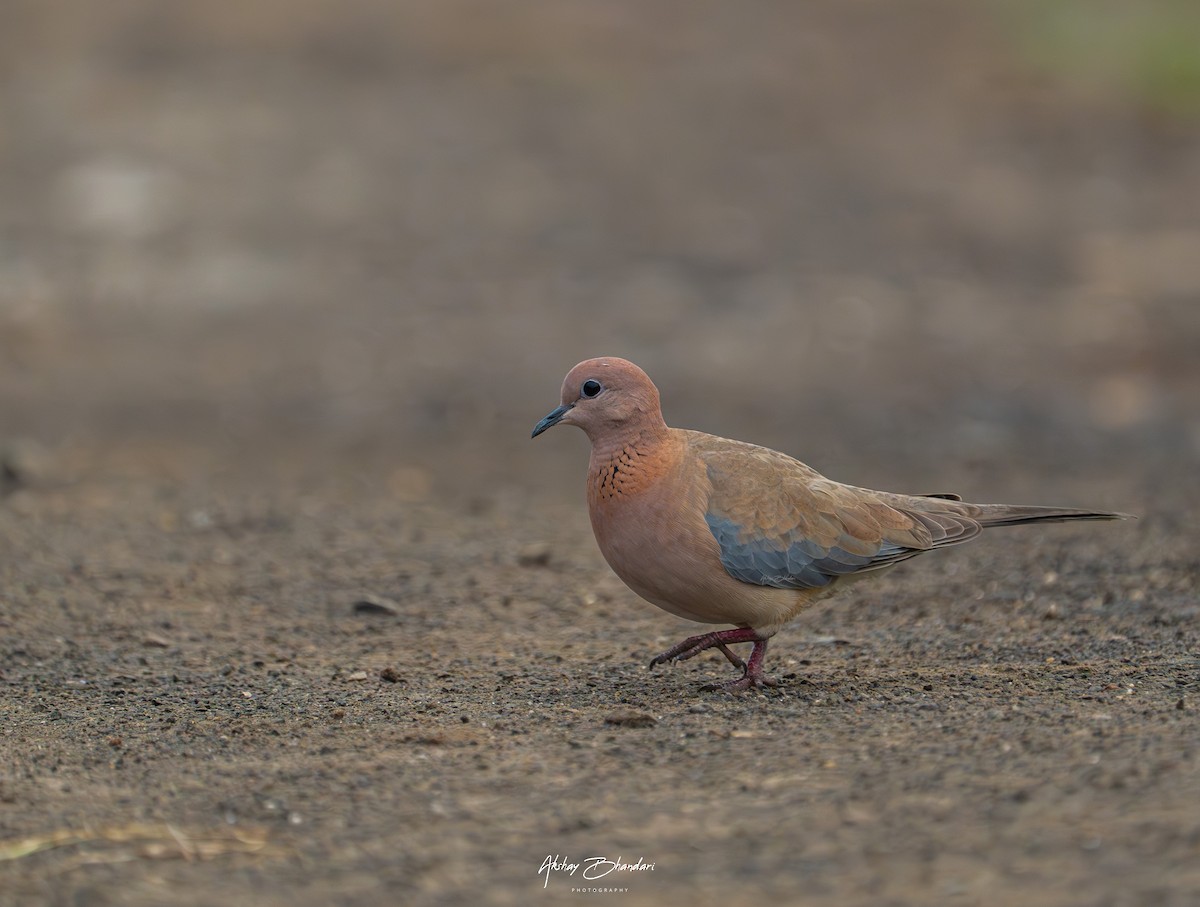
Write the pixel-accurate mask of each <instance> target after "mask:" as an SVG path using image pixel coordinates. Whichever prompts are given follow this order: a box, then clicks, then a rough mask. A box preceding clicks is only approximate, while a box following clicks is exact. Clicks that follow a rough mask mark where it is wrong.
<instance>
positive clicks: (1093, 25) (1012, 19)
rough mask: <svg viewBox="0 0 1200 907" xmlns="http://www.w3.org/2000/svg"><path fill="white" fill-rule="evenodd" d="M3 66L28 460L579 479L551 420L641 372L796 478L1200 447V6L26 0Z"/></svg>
mask: <svg viewBox="0 0 1200 907" xmlns="http://www.w3.org/2000/svg"><path fill="white" fill-rule="evenodd" d="M0 34H2V36H0V42H2V43H0V48H2V55H0V58H2V60H3V63H2V66H3V87H2V88H0V104H2V105H3V113H4V119H3V130H2V133H0V199H2V200H3V204H2V205H0V230H2V233H0V239H2V244H0V378H2V381H0V416H2V418H3V432H2V440H3V441H5V442H7V443H8V444H9V445H10V446H11V445H12V444H13V443H15V442H18V441H29V442H36V443H37V444H39V445H42V446H44V447H46V448H49V450H50V452H51V453H53V452H54V451H55V450H56V449H60V445H63V444H68V445H69V444H72V443H75V442H79V441H86V440H87V439H92V438H97V437H100V438H104V439H107V440H114V441H118V442H136V441H139V440H142V439H145V438H153V439H163V438H173V439H180V440H184V441H187V442H194V443H198V444H201V445H232V446H233V447H234V448H243V447H246V448H255V447H256V446H257V445H259V444H261V443H263V442H267V441H270V442H278V441H280V440H283V439H285V438H286V439H294V441H295V443H296V444H298V445H303V446H304V447H307V448H313V447H320V448H329V449H331V450H332V451H334V452H336V451H342V452H344V451H346V450H355V451H359V452H365V451H369V452H371V453H372V454H377V455H378V456H380V457H384V458H387V459H388V460H390V461H392V462H394V463H395V464H396V465H397V467H404V468H406V469H407V470H408V471H407V472H406V473H403V475H407V476H408V480H407V482H408V484H410V485H412V486H414V487H413V488H410V492H414V493H423V492H422V489H424V488H426V487H427V486H428V487H429V488H432V487H434V486H435V485H438V484H440V485H441V486H442V487H443V488H444V487H447V486H448V487H451V488H453V487H456V486H458V484H459V481H460V479H461V478H462V477H463V476H464V473H465V474H466V480H467V481H469V482H474V481H475V480H476V479H479V480H481V481H485V482H491V481H495V482H506V481H509V480H511V479H513V478H515V477H516V476H517V475H527V476H534V477H548V476H551V475H553V476H554V477H555V480H554V483H553V484H554V485H555V486H556V487H557V486H558V485H559V484H561V483H560V482H559V478H560V477H561V478H564V479H565V477H566V475H567V473H566V472H563V471H561V470H562V468H563V467H562V464H563V463H564V461H569V460H570V457H569V456H564V455H563V454H562V451H561V450H552V449H551V446H552V444H547V443H544V442H543V443H541V444H539V445H536V446H533V447H531V446H528V445H525V444H524V443H523V442H524V440H525V437H524V436H525V435H526V434H527V432H526V429H527V427H528V426H529V425H532V422H533V421H535V420H536V419H537V418H538V417H539V416H540V415H541V414H542V413H543V412H544V411H546V410H548V409H549V408H550V407H551V406H552V405H553V404H554V403H555V402H556V395H557V385H558V381H559V379H560V378H561V375H562V374H563V373H565V371H566V370H567V368H568V367H569V366H571V365H572V364H574V363H575V362H576V361H578V360H579V359H582V358H585V357H587V356H592V355H600V354H614V355H623V356H626V357H628V358H632V359H634V360H636V361H638V362H639V363H641V364H642V365H643V366H644V367H645V368H646V369H647V370H648V371H650V373H651V374H652V376H654V377H655V378H656V380H657V381H658V382H659V383H660V385H662V388H663V392H664V395H665V396H666V399H667V409H668V418H669V419H670V420H671V421H673V422H675V423H676V424H681V425H683V424H686V425H691V426H694V427H702V428H706V429H710V430H713V431H720V432H723V433H727V434H739V433H740V435H741V436H745V437H750V438H752V439H754V440H759V441H761V442H763V443H767V444H772V445H776V446H780V447H784V448H786V449H788V450H790V451H793V452H795V453H797V454H798V455H801V456H808V457H816V458H820V459H823V458H826V457H828V458H830V459H832V458H833V457H834V456H835V455H840V454H841V453H842V451H841V449H840V445H839V443H838V441H837V438H836V435H837V433H838V432H839V430H841V429H845V428H846V424H847V422H849V421H862V422H866V423H869V424H870V425H872V426H877V427H878V428H879V429H880V431H879V441H880V443H881V444H884V445H891V444H898V445H900V446H904V447H906V446H907V445H908V443H909V442H910V441H912V443H914V444H915V445H916V446H918V447H920V448H923V449H925V450H926V451H927V452H928V453H929V454H930V455H931V456H934V455H936V453H935V452H943V453H945V454H947V455H952V457H953V459H957V460H961V459H963V458H970V457H973V456H977V457H988V458H990V457H997V458H999V456H1000V453H1004V454H1007V453H1013V454H1014V455H1019V450H1015V449H1013V448H1019V447H1020V446H1021V444H1020V442H1019V441H1018V440H1017V439H1016V438H1015V437H1014V432H1019V431H1020V427H1021V426H1022V425H1023V424H1026V423H1027V422H1033V423H1037V424H1040V425H1043V426H1053V434H1054V435H1055V437H1056V439H1058V440H1061V442H1062V444H1063V445H1065V446H1064V447H1063V448H1062V450H1063V451H1064V452H1065V453H1069V452H1070V451H1071V450H1072V449H1073V448H1072V445H1085V446H1096V447H1123V446H1124V445H1130V446H1132V447H1133V448H1137V449H1138V450H1140V451H1141V452H1142V453H1145V452H1146V451H1150V450H1152V451H1153V452H1154V453H1155V455H1164V454H1168V453H1171V452H1174V453H1178V454H1181V455H1185V456H1189V457H1191V456H1195V455H1196V454H1197V448H1198V447H1200V438H1198V431H1200V430H1198V429H1197V419H1198V418H1200V393H1197V387H1198V386H1200V364H1198V363H1200V357H1197V356H1196V355H1195V349H1196V342H1197V338H1198V337H1200V304H1198V302H1200V213H1198V212H1200V154H1198V153H1197V147H1198V145H1197V136H1198V135H1200V74H1198V73H1197V69H1198V67H1200V63H1198V62H1197V54H1196V50H1197V46H1198V44H1200V24H1198V22H1197V13H1196V11H1195V10H1194V9H1193V8H1192V6H1191V5H1190V4H1188V3H1182V2H1169V0H1160V2H1155V3H1137V4H1135V3H1115V2H1113V3H1100V4H1094V3H1086V4H1085V3H1081V2H1072V0H1056V2H1052V3H1043V4H1021V3H1016V4H996V5H995V6H992V5H989V4H987V3H982V2H978V3H950V2H947V3H937V2H920V3H904V4H895V3H883V2H878V3H876V2H867V3H853V4H842V3H832V2H831V3H813V4H791V3H754V4H750V5H744V4H739V5H737V6H736V7H729V6H727V5H725V4H719V3H713V4H699V5H697V4H692V3H651V4H612V3H602V2H596V3H592V2H585V3H572V4H542V3H522V2H518V3H505V4H492V3H469V2H449V3H428V4H425V3H415V4H414V3H383V2H366V0H359V2H354V3H349V4H342V3H329V2H320V0H305V2H299V3H297V2H279V3H275V2H269V0H260V2H256V3H252V4H245V5H241V4H239V5H232V4H209V3H190V2H188V3H178V4H171V5H169V6H163V5H161V4H155V3H139V2H121V3H112V4H103V5H96V4H91V3H71V2H68V3H56V4H41V3H17V4H15V5H10V6H9V8H8V9H7V11H6V13H5V22H4V28H3V29H2V32H0ZM927 432H928V434H926V433H927ZM913 435H920V436H921V437H920V438H919V439H917V440H914V439H913V438H912V436H913ZM552 443H557V442H552ZM1056 444H1057V440H1056ZM481 446H484V447H488V448H490V449H492V450H494V451H496V458H495V460H484V461H479V460H478V459H477V454H478V452H479V449H480V447H481ZM576 459H578V455H576ZM574 465H578V464H574ZM830 467H832V463H831V464H830ZM882 468H883V469H884V470H885V471H886V468H887V467H886V465H885V466H883V467H882ZM448 474H449V475H451V476H452V479H451V480H450V481H449V482H445V481H443V480H445V479H446V476H447V475H448ZM403 475H402V477H401V484H404V481H405V480H403ZM864 480H865V477H864ZM548 484H549V483H548Z"/></svg>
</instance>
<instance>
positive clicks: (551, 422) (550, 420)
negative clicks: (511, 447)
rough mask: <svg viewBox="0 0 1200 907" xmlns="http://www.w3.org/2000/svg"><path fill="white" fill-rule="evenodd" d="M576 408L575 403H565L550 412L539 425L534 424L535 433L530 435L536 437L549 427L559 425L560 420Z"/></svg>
mask: <svg viewBox="0 0 1200 907" xmlns="http://www.w3.org/2000/svg"><path fill="white" fill-rule="evenodd" d="M574 408H575V404H574V403H564V404H563V405H562V406H560V407H559V408H558V409H556V410H554V412H552V413H550V415H548V416H546V418H545V419H543V420H542V421H541V422H539V423H538V424H537V425H535V426H533V434H532V435H530V436H529V437H530V438H536V437H537V436H538V435H540V434H541V433H542V432H544V431H545V430H546V429H547V428H553V427H554V426H555V425H557V424H558V423H559V422H561V421H562V417H563V416H565V415H566V414H567V413H569V412H570V411H571V410H573V409H574Z"/></svg>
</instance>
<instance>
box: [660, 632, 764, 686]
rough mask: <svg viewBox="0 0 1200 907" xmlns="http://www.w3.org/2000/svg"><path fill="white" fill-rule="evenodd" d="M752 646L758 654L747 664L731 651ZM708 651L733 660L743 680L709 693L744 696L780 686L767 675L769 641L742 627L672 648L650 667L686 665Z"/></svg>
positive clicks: (712, 634) (703, 634)
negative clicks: (744, 644) (736, 645)
mask: <svg viewBox="0 0 1200 907" xmlns="http://www.w3.org/2000/svg"><path fill="white" fill-rule="evenodd" d="M737 642H752V643H754V651H753V652H751V653H750V661H749V662H744V661H742V659H740V658H738V656H737V655H735V654H734V653H733V652H731V651H729V647H728V644H729V643H737ZM705 649H719V650H720V651H721V653H722V654H723V655H724V656H725V657H726V658H727V659H729V662H730V664H732V665H733V666H734V667H738V668H741V669H742V676H741V677H740V678H738V679H737V680H731V681H728V682H727V683H721V684H709V685H708V686H706V687H704V689H705V690H728V691H729V692H735V693H736V692H741V691H742V690H748V689H750V688H751V687H764V686H767V687H774V686H778V685H779V682H778V681H777V680H775V679H774V678H773V677H768V676H767V675H765V674H764V673H763V669H762V663H763V657H764V656H765V655H766V654H767V639H766V638H765V637H762V636H759V635H758V633H757V632H756V631H754V630H752V629H750V628H749V627H738V628H736V629H732V630H716V631H714V632H712V633H702V634H701V635H699V636H689V637H688V638H687V639H685V640H684V641H683V642H681V643H679V644H678V645H675V646H672V647H671V648H669V649H667V651H665V652H663V653H662V654H660V655H656V656H654V658H652V659H651V660H650V667H651V668H653V667H655V666H656V665H660V664H666V663H667V662H669V661H686V660H687V659H689V658H694V657H695V656H697V655H699V654H700V653H701V652H703V651H704V650H705Z"/></svg>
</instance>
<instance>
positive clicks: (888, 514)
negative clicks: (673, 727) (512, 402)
mask: <svg viewBox="0 0 1200 907" xmlns="http://www.w3.org/2000/svg"><path fill="white" fill-rule="evenodd" d="M560 423H561V424H564V425H578V426H579V427H580V428H582V429H583V430H584V431H585V432H587V436H588V438H589V439H590V440H591V442H592V455H591V462H590V463H589V465H588V478H587V500H588V513H589V514H590V516H591V520H592V530H593V531H594V532H595V534H596V541H597V542H598V543H599V545H600V550H601V552H603V554H604V558H605V560H607V561H608V563H609V566H611V567H612V569H613V570H614V571H615V572H616V574H617V576H619V577H620V578H621V579H622V580H623V581H624V582H625V584H626V585H627V586H629V588H630V589H632V590H633V591H634V592H636V593H637V594H638V595H640V596H641V597H642V598H644V599H646V600H647V601H649V602H651V603H653V604H655V605H658V606H659V607H660V608H663V609H664V610H666V611H669V612H671V613H672V614H675V615H678V616H680V617H686V618H688V619H689V620H694V621H699V622H702V623H710V624H734V625H735V628H734V629H729V630H716V631H714V632H711V633H703V634H701V635H699V636H692V637H689V638H688V639H685V640H684V641H683V642H681V643H679V644H678V645H676V646H672V647H671V648H670V649H668V650H667V651H665V652H663V653H662V654H660V655H656V656H655V657H654V659H653V660H652V661H651V662H650V667H652V668H653V667H654V666H655V665H659V664H663V663H665V662H669V661H675V660H683V659H686V658H692V657H693V656H695V655H698V654H700V653H701V652H703V651H704V650H705V649H711V648H715V649H718V650H719V651H720V652H721V653H722V654H724V655H725V657H726V658H728V659H729V661H730V662H731V663H732V664H733V665H734V666H736V667H738V668H741V669H742V676H741V677H739V678H737V679H736V680H731V681H729V682H727V683H723V684H710V685H709V686H707V687H705V689H724V690H729V691H741V690H746V689H749V688H751V687H761V686H776V685H777V682H776V681H775V680H774V679H773V678H771V677H768V676H767V675H765V674H764V673H763V657H764V656H765V655H766V652H767V640H769V639H770V638H771V637H772V636H773V635H774V634H775V633H776V632H777V631H778V630H779V629H780V628H781V627H783V626H784V625H785V624H786V623H788V622H789V621H790V620H792V618H794V617H796V616H797V615H798V614H799V613H800V612H801V611H803V610H804V609H805V608H806V607H808V606H809V605H810V604H812V603H813V602H815V601H817V600H819V599H821V598H824V597H825V596H827V595H829V594H830V593H832V592H833V591H835V590H836V589H837V588H839V587H841V586H842V585H844V584H845V583H847V582H848V581H850V580H853V579H858V578H860V577H862V576H863V575H866V574H868V573H878V572H880V571H882V570H884V569H886V568H888V567H891V566H892V565H893V564H897V563H899V562H900V561H903V560H907V559H908V558H910V557H914V556H916V555H918V554H921V553H923V552H925V551H930V550H932V549H934V548H943V547H946V546H948V545H957V544H959V543H961V542H966V541H969V540H970V539H973V538H975V536H977V535H978V534H979V532H980V531H981V530H982V529H985V528H988V527H990V526H1012V525H1017V524H1020V523H1054V522H1066V521H1068V520H1114V519H1123V518H1125V517H1126V516H1127V515H1126V514H1121V513H1106V512H1104V511H1096V510H1070V509H1064V508H1061V507H1028V506H1017V505H1010V504H968V503H966V502H964V501H963V500H962V499H961V498H959V497H958V496H957V495H951V494H943V495H907V494H891V493H889V492H884V491H871V490H869V489H866V488H856V487H854V486H852V485H843V484H841V483H839V482H834V481H832V480H831V479H827V478H825V477H824V476H822V475H821V474H820V473H818V472H817V471H816V470H815V469H813V468H811V467H809V466H806V465H804V464H803V463H801V462H799V461H798V460H793V459H792V458H791V457H789V456H786V455H785V454H782V453H778V452H777V451H774V450H768V449H767V448H765V447H757V446H755V445H753V444H747V443H745V442H742V441H731V440H729V439H728V438H718V437H715V436H713V435H707V434H704V433H702V432H698V431H687V430H684V429H678V428H669V427H667V424H666V422H664V421H663V417H662V410H661V409H660V406H659V397H658V388H656V387H655V386H654V384H653V383H652V382H651V381H650V378H649V377H648V376H647V375H646V373H645V372H643V371H642V370H641V369H640V368H638V367H637V366H636V365H634V364H633V363H632V362H628V361H626V360H624V359H615V358H603V359H589V360H587V361H586V362H581V363H579V365H577V366H575V367H574V368H573V369H571V371H570V372H569V373H568V374H567V377H566V379H565V380H564V381H563V385H562V405H561V406H559V407H558V408H557V409H555V410H554V411H553V412H551V413H550V414H549V415H548V416H546V418H544V419H542V421H541V422H539V423H538V424H537V425H536V426H535V427H534V429H533V437H535V438H536V437H537V436H538V435H540V434H541V433H542V432H544V431H545V430H546V429H548V428H550V427H552V426H554V425H558V424H560ZM739 642H750V643H753V644H754V648H753V650H752V652H751V654H750V659H749V661H748V662H747V661H743V660H742V659H741V658H739V657H738V656H737V655H735V654H734V653H733V651H732V650H730V649H729V644H730V643H739Z"/></svg>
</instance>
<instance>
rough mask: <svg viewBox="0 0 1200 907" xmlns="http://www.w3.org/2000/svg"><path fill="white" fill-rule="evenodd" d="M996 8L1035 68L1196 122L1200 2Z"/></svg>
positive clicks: (1102, 0) (1051, 1)
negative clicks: (1006, 21) (1016, 33)
mask: <svg viewBox="0 0 1200 907" xmlns="http://www.w3.org/2000/svg"><path fill="white" fill-rule="evenodd" d="M1001 9H1002V13H1003V14H1004V15H1005V17H1006V18H1007V19H1009V21H1010V22H1012V24H1013V25H1014V27H1015V28H1016V29H1017V32H1018V35H1019V41H1020V44H1021V47H1022V50H1023V52H1024V53H1025V54H1026V55H1027V56H1028V58H1029V59H1030V61H1031V62H1032V63H1033V64H1034V65H1036V66H1038V67H1039V68H1042V69H1044V70H1047V71H1050V72H1053V73H1054V74H1056V75H1058V76H1062V77H1066V78H1068V79H1072V80H1078V81H1082V82H1086V83H1088V84H1091V85H1094V86H1096V87H1099V88H1101V89H1105V90H1109V91H1115V92H1118V93H1119V94H1121V95H1124V96H1126V97H1129V98H1131V99H1133V100H1135V101H1136V102H1138V103H1139V104H1142V105H1144V106H1146V107H1148V108H1150V109H1152V110H1155V111H1157V112H1160V113H1165V114H1169V115H1174V116H1180V117H1185V118H1189V119H1190V118H1197V119H1200V0H1031V2H1021V3H1019V4H1012V5H1010V4H1002V6H1001Z"/></svg>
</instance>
